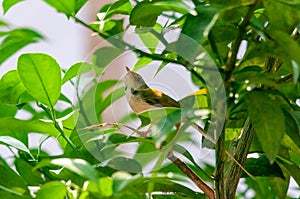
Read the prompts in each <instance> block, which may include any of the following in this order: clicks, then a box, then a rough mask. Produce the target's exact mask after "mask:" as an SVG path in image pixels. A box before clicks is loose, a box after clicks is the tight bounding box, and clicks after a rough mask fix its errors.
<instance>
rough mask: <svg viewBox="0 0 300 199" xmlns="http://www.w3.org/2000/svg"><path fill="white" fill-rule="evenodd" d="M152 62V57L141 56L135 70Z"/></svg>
mask: <svg viewBox="0 0 300 199" xmlns="http://www.w3.org/2000/svg"><path fill="white" fill-rule="evenodd" d="M151 62H152V59H151V58H148V57H141V58H140V59H139V60H138V61H137V62H136V63H135V65H134V67H133V68H134V71H137V70H139V69H140V68H142V67H144V66H146V65H148V64H150V63H151Z"/></svg>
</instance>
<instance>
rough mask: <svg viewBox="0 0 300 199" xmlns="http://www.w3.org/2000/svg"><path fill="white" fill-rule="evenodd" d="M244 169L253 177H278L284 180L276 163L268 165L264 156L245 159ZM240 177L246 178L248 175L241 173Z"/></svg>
mask: <svg viewBox="0 0 300 199" xmlns="http://www.w3.org/2000/svg"><path fill="white" fill-rule="evenodd" d="M244 167H245V169H246V170H247V171H248V172H249V173H251V174H252V175H253V176H264V177H280V178H282V179H285V178H284V175H283V173H282V170H281V168H280V167H279V166H278V164H277V163H276V162H274V163H273V164H270V162H269V160H268V158H267V157H266V156H265V155H260V156H259V157H258V158H247V160H246V163H245V166H244ZM242 177H248V175H247V174H246V173H244V172H243V173H242Z"/></svg>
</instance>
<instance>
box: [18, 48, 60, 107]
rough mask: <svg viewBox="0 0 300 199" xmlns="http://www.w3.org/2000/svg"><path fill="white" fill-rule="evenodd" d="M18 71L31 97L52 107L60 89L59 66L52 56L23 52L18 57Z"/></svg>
mask: <svg viewBox="0 0 300 199" xmlns="http://www.w3.org/2000/svg"><path fill="white" fill-rule="evenodd" d="M18 73H19V76H20V79H21V81H22V83H23V85H24V86H25V88H26V89H27V91H28V93H30V95H32V97H34V98H35V99H36V100H38V101H40V102H42V103H44V104H46V105H47V106H49V107H54V105H55V104H56V102H57V100H58V98H59V96H60V90H61V71H60V66H59V65H58V63H57V62H56V60H55V59H54V58H52V57H50V56H49V55H46V54H41V53H36V54H23V55H21V56H20V57H19V59H18ZM49 74H51V75H49Z"/></svg>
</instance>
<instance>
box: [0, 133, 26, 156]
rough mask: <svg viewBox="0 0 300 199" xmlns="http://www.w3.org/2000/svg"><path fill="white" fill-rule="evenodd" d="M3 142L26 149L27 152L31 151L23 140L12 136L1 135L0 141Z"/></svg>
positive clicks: (22, 149) (19, 148)
mask: <svg viewBox="0 0 300 199" xmlns="http://www.w3.org/2000/svg"><path fill="white" fill-rule="evenodd" d="M1 142H2V143H3V144H5V145H8V146H12V147H14V148H16V149H18V150H21V151H24V152H26V153H30V151H29V149H28V148H27V147H26V146H25V144H23V143H22V142H21V141H19V140H17V139H16V138H13V137H10V136H0V143H1Z"/></svg>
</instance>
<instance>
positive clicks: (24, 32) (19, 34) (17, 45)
mask: <svg viewBox="0 0 300 199" xmlns="http://www.w3.org/2000/svg"><path fill="white" fill-rule="evenodd" d="M5 34H8V36H7V37H6V38H5V39H4V40H3V41H2V43H1V45H0V64H2V63H3V62H4V61H5V60H6V59H7V58H9V57H10V56H11V55H13V54H14V53H16V52H17V51H18V50H20V49H21V48H23V47H24V46H27V45H28V44H31V43H35V42H37V41H39V40H41V39H43V36H42V35H40V34H39V33H37V32H35V31H33V30H30V29H26V28H19V29H15V30H12V31H10V32H6V33H5Z"/></svg>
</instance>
